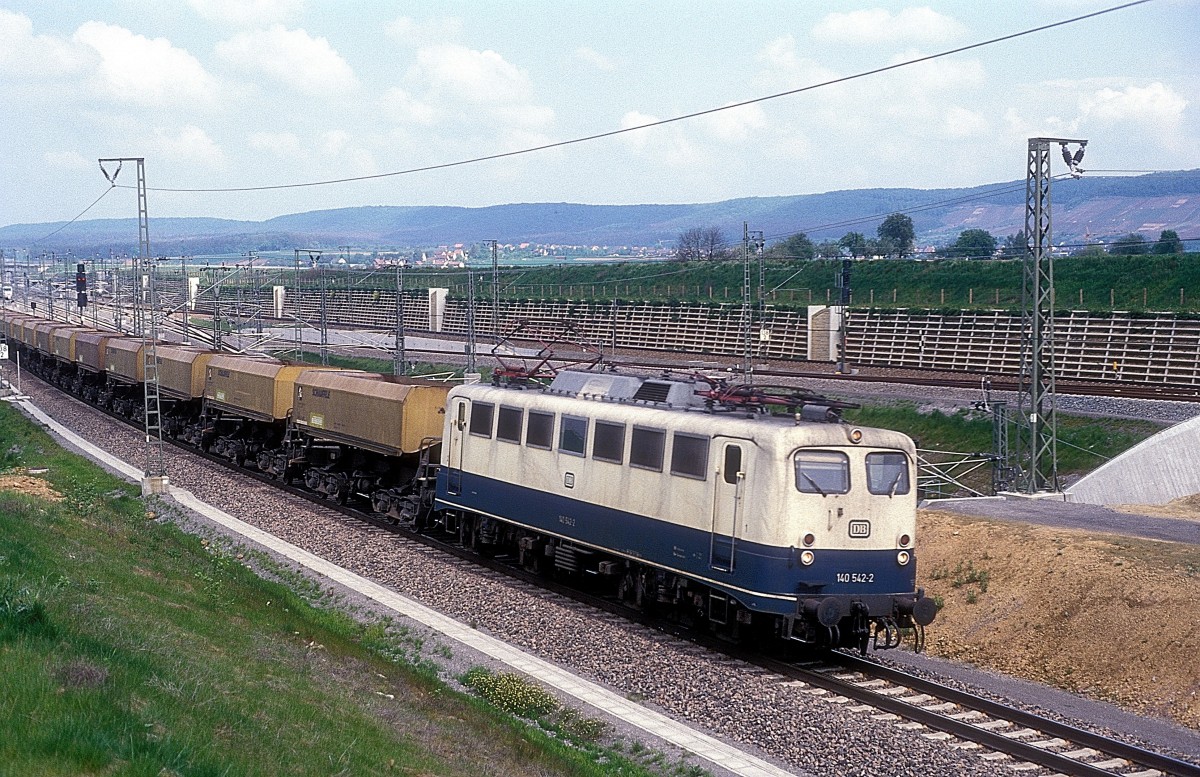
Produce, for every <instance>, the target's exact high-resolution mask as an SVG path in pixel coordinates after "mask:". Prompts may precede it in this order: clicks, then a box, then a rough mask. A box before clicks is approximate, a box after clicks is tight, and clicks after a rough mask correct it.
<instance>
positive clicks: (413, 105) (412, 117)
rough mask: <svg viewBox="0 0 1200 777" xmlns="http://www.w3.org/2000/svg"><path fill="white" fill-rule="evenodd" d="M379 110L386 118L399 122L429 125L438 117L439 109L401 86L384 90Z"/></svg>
mask: <svg viewBox="0 0 1200 777" xmlns="http://www.w3.org/2000/svg"><path fill="white" fill-rule="evenodd" d="M379 110H380V112H381V113H382V114H383V115H384V117H385V118H387V119H388V120H389V121H393V122H396V123H397V124H423V125H429V124H432V123H433V122H434V121H435V120H436V118H437V111H436V110H435V109H434V107H433V106H432V105H429V104H428V103H424V102H422V101H420V100H418V99H416V98H415V97H413V96H412V95H411V94H409V93H408V92H406V91H405V90H403V89H401V88H400V87H395V88H393V89H389V90H387V91H386V92H384V94H383V96H382V97H380V98H379Z"/></svg>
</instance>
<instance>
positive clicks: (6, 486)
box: [0, 474, 63, 502]
mask: <svg viewBox="0 0 1200 777" xmlns="http://www.w3.org/2000/svg"><path fill="white" fill-rule="evenodd" d="M0 491H16V492H17V493H20V494H28V495H29V496H33V497H37V498H38V499H45V500H47V501H50V502H61V501H62V499H63V496H62V494H60V493H58V492H57V491H55V490H54V488H53V487H51V485H50V484H49V483H47V482H46V481H45V480H43V479H42V478H39V477H34V476H32V475H16V474H8V475H0Z"/></svg>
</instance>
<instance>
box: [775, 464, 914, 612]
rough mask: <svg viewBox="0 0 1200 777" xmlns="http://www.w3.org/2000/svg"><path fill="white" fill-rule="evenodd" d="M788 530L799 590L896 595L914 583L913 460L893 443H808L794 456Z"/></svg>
mask: <svg viewBox="0 0 1200 777" xmlns="http://www.w3.org/2000/svg"><path fill="white" fill-rule="evenodd" d="M786 470H787V471H786V472H785V476H790V478H789V479H790V481H791V482H790V484H789V485H790V486H791V488H790V489H788V491H787V493H788V496H787V500H786V502H787V507H786V516H787V517H786V519H785V520H784V526H785V527H786V528H785V533H787V534H790V535H791V540H792V541H791V543H790V544H791V545H792V547H795V548H797V549H799V555H798V560H799V562H800V567H801V574H800V580H799V591H800V592H804V591H805V590H806V589H807V590H811V591H815V592H819V593H863V594H866V593H895V592H900V591H912V590H913V588H914V586H915V582H916V565H915V563H914V562H913V536H914V532H915V530H916V488H915V483H914V476H915V465H914V462H913V459H912V456H911V454H910V453H908V452H906V451H904V450H899V449H895V448H865V447H832V446H830V447H826V446H819V447H804V448H799V449H797V450H796V451H795V452H793V453H792V455H791V456H790V457H789V461H788V462H787V467H786Z"/></svg>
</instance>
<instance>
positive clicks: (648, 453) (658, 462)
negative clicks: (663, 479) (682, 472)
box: [629, 426, 667, 472]
mask: <svg viewBox="0 0 1200 777" xmlns="http://www.w3.org/2000/svg"><path fill="white" fill-rule="evenodd" d="M666 437H667V433H666V432H665V431H663V430H662V429H647V428H646V427H644V426H635V427H633V436H632V437H631V438H630V444H629V466H631V467H639V468H641V469H652V470H654V471H655V472H662V468H663V448H664V447H665V441H666Z"/></svg>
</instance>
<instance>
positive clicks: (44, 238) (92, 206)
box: [29, 185, 116, 248]
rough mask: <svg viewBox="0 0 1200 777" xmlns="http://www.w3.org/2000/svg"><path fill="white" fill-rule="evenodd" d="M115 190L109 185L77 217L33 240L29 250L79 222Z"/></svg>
mask: <svg viewBox="0 0 1200 777" xmlns="http://www.w3.org/2000/svg"><path fill="white" fill-rule="evenodd" d="M115 188H116V187H115V186H112V185H110V186H109V187H108V188H107V189H105V190H104V192H103V193H102V194H101V195H100V196H99V197H97V198H96V199H94V200H92V204H91V205H89V206H87V207H86V208H84V209H83V210H81V211H80V212H79V215H77V216H76V217H75V218H73V219H71V220H70V221H68V222H65V223H64V224H62V225H61V226H59V228H58V229H56V230H54V231H53V232H50V233H47V234H45V235H42V236H41V237H40V238H38V239H37V240H34V241H33V242H32V243H30V244H29V247H30V248H33V246H35V245H39V244H41V243H44V242H46V241H47V240H49V239H50V238H52V237H54V236H55V235H57V234H58V233H59V232H62V231H63V230H64V229H66V228H67V227H69V226H71V225H72V224H74V223H75V222H76V221H79V219H81V218H83V216H84V214H85V213H87V212H88V211H89V210H91V209H92V208H94V207H96V205H97V204H98V203H99V202H100V200H102V199H104V198H105V197H107V196H108V193H109V192H111V191H112V190H113V189H115Z"/></svg>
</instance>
